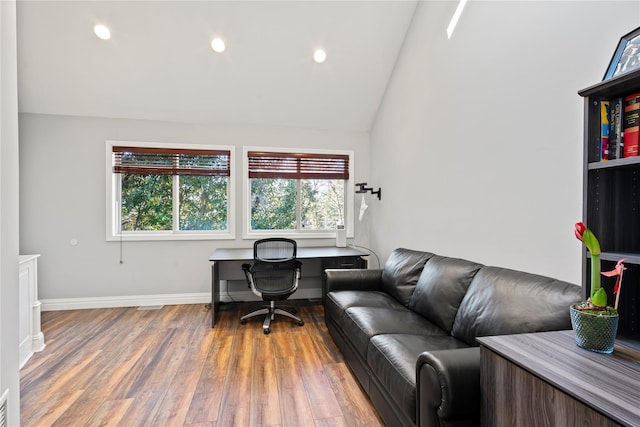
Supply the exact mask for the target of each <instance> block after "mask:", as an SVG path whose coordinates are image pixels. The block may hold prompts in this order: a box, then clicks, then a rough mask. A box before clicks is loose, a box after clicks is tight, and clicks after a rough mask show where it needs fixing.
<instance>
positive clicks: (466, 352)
mask: <svg viewBox="0 0 640 427" xmlns="http://www.w3.org/2000/svg"><path fill="white" fill-rule="evenodd" d="M323 286H324V292H325V322H326V324H327V328H328V329H329V332H330V334H331V336H332V337H333V339H334V341H335V342H336V344H337V346H338V348H340V351H341V352H342V353H343V355H344V356H345V359H346V360H347V363H348V364H349V366H350V368H351V370H352V371H353V372H354V373H355V375H356V377H357V378H358V380H359V381H360V383H361V384H362V387H363V388H364V389H365V390H366V392H367V393H368V394H369V396H370V398H371V400H372V402H373V404H374V405H375V407H376V408H377V410H378V413H379V414H380V416H381V417H382V419H383V420H384V422H385V423H386V424H387V425H388V426H394V427H395V426H401V425H402V426H405V425H406V426H412V425H418V426H456V427H459V426H475V425H478V424H479V419H480V399H481V397H480V350H479V348H478V344H477V343H476V337H480V336H488V335H504V334H517V333H525V332H540V331H549V330H562V329H570V328H571V323H570V319H569V305H570V304H572V303H574V302H578V301H580V300H581V299H582V291H581V288H580V287H579V286H576V285H572V284H570V283H566V282H562V281H559V280H555V279H551V278H548V277H543V276H538V275H534V274H529V273H524V272H520V271H514V270H509V269H504V268H498V267H487V266H483V265H481V264H478V263H475V262H471V261H466V260H463V259H457V258H448V257H443V256H438V255H435V254H432V253H428V252H419V251H414V250H409V249H396V250H394V251H393V252H392V253H391V255H390V256H389V258H388V259H387V261H386V263H385V265H384V268H383V269H382V270H326V271H325V274H324V278H323Z"/></svg>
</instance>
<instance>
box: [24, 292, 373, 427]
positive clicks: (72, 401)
mask: <svg viewBox="0 0 640 427" xmlns="http://www.w3.org/2000/svg"><path fill="white" fill-rule="evenodd" d="M296 303H297V305H298V309H299V313H300V315H301V316H302V318H303V319H304V321H305V325H304V326H302V327H300V326H297V324H296V323H295V322H293V321H289V320H286V319H284V318H278V319H276V321H275V323H273V324H272V328H271V334H269V335H264V334H263V333H262V318H256V319H253V321H249V322H248V323H247V324H246V325H240V322H239V318H240V315H241V313H245V312H248V311H250V310H251V309H252V308H254V305H253V304H251V305H249V304H229V305H225V306H223V309H222V311H221V312H220V320H219V323H217V324H216V327H215V328H213V329H212V328H211V323H210V321H211V320H210V312H209V310H207V309H206V308H205V307H204V306H203V305H174V306H165V307H163V308H162V309H160V310H137V309H136V308H114V309H95V310H73V311H58V312H44V313H42V330H43V332H44V335H45V340H46V348H45V349H44V351H42V352H40V353H36V354H34V355H33V356H32V358H31V359H30V360H29V362H28V363H27V364H26V365H25V367H24V368H23V369H22V370H21V372H20V373H21V381H20V383H21V425H22V426H54V425H55V426H98V425H100V426H102V425H107V426H109V425H113V426H116V425H117V426H144V425H150V426H151V425H153V426H216V427H222V426H225V427H226V426H295V427H298V426H318V427H320V426H382V425H383V423H382V421H381V420H380V418H379V417H378V415H377V413H376V411H375V409H374V408H373V406H372V405H371V402H370V401H369V399H368V397H367V396H366V393H365V392H364V391H363V390H362V389H361V388H360V386H359V384H358V382H357V380H356V379H355V378H354V377H353V375H352V373H351V372H350V371H349V368H348V367H347V366H346V364H345V363H344V359H343V357H342V355H341V353H340V352H339V350H338V349H337V348H336V346H335V344H334V343H333V341H332V339H331V337H330V336H329V334H328V332H327V329H326V327H325V325H324V312H323V307H322V305H321V304H319V303H309V302H303V301H296Z"/></svg>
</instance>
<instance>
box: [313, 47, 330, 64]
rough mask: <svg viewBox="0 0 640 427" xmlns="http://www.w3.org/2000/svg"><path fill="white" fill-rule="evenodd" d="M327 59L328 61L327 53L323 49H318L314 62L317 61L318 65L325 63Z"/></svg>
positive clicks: (314, 53)
mask: <svg viewBox="0 0 640 427" xmlns="http://www.w3.org/2000/svg"><path fill="white" fill-rule="evenodd" d="M326 59H327V52H325V51H324V50H323V49H316V51H315V52H313V60H314V61H316V62H317V63H318V64H321V63H323V62H324V61H325V60H326Z"/></svg>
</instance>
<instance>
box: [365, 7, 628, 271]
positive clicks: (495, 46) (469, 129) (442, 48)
mask: <svg viewBox="0 0 640 427" xmlns="http://www.w3.org/2000/svg"><path fill="white" fill-rule="evenodd" d="M456 5H457V2H436V1H423V2H421V3H420V4H419V5H418V8H417V10H416V15H415V16H414V21H413V23H412V26H411V29H410V31H409V33H408V35H407V38H406V40H405V45H404V46H403V50H402V52H401V55H400V57H399V60H398V63H397V65H396V69H395V71H394V75H393V77H392V80H391V82H390V84H389V86H388V88H387V93H386V95H385V99H384V101H383V103H382V106H381V108H380V110H379V112H378V117H377V119H376V122H375V124H374V127H373V129H372V133H371V164H372V168H371V179H370V181H371V182H372V183H373V184H374V185H376V186H382V189H383V197H382V201H381V202H379V203H372V204H370V206H371V208H370V209H371V211H372V218H371V224H375V226H372V227H371V242H372V243H371V244H372V246H373V247H374V248H376V249H378V251H379V253H380V255H381V257H382V258H386V256H388V253H389V252H390V251H391V250H392V249H393V248H396V247H408V248H413V249H420V250H427V251H433V252H435V253H439V254H442V255H449V256H456V257H461V258H467V259H471V260H474V261H478V262H482V263H485V264H491V265H498V266H503V267H508V268H515V269H521V270H525V271H530V272H535V273H539V274H545V275H549V276H552V277H557V278H559V279H563V280H568V281H571V282H574V283H579V282H580V280H581V267H580V265H581V264H580V255H581V245H580V243H579V242H578V241H577V240H576V239H575V237H574V235H573V227H574V223H575V222H576V221H579V220H580V219H581V217H582V169H581V168H582V166H581V162H582V122H583V116H582V108H583V103H582V98H580V97H579V96H578V95H577V91H578V90H580V89H582V88H584V87H587V86H590V85H592V84H595V83H597V82H598V81H600V80H601V79H602V76H603V75H604V72H605V70H606V68H607V66H608V63H609V60H610V58H611V55H612V54H613V51H614V49H615V47H616V45H617V43H618V41H619V39H620V37H621V36H622V35H624V34H626V33H627V32H629V31H631V30H633V29H634V28H636V27H637V26H639V25H640V2H638V1H617V2H616V1H566V2H562V1H535V2H534V1H508V2H507V1H495V2H494V1H471V2H469V3H467V6H466V8H465V10H464V13H463V14H462V17H461V19H460V21H459V23H458V27H457V29H456V31H455V33H454V34H453V37H452V38H451V40H448V39H447V36H446V27H447V25H448V23H449V20H450V18H451V16H452V15H453V12H454V10H455V8H456Z"/></svg>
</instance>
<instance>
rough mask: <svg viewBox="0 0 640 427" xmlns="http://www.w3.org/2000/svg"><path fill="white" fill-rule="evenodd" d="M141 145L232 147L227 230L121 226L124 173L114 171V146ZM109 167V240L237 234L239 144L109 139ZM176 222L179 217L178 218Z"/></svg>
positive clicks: (175, 200)
mask: <svg viewBox="0 0 640 427" xmlns="http://www.w3.org/2000/svg"><path fill="white" fill-rule="evenodd" d="M114 146H120V147H139V148H164V149H191V150H226V151H229V163H230V165H229V166H230V174H229V177H228V179H229V181H228V186H227V229H226V230H211V231H206V230H162V231H127V232H125V233H122V232H121V230H120V215H121V210H120V191H121V185H120V174H117V173H114V172H113V147H114ZM105 166H106V167H105V170H106V191H105V193H106V203H105V210H106V240H107V241H156V240H231V239H235V238H236V233H235V218H236V215H235V205H236V202H235V194H236V190H235V188H236V187H235V167H234V166H235V146H230V145H211V144H187V143H166V142H140V141H117V140H107V141H106V142H105ZM172 181H173V185H172V188H173V189H175V188H176V183H177V181H178V175H172ZM172 196H173V200H172V209H173V216H174V218H176V215H178V212H177V210H178V200H179V194H178V192H177V191H173V192H172ZM174 223H175V221H174Z"/></svg>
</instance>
